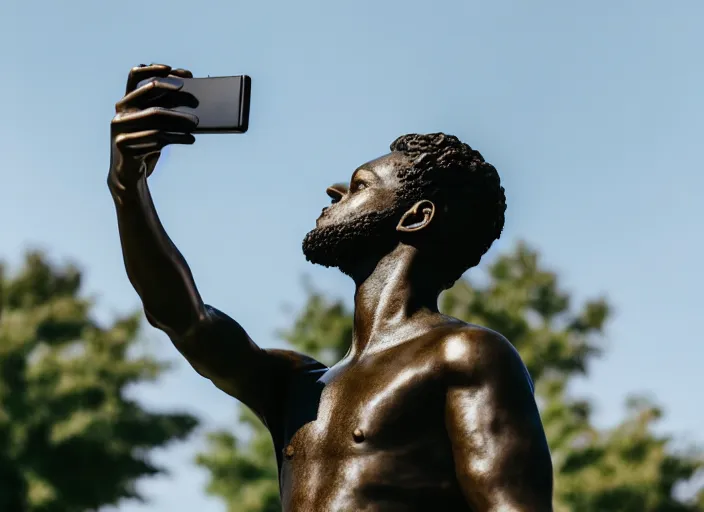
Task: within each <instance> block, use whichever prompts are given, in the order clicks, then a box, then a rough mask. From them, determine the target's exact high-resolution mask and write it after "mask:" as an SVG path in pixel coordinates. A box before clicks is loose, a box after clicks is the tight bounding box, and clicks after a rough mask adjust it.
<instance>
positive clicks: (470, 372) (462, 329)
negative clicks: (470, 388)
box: [439, 323, 533, 391]
mask: <svg viewBox="0 0 704 512" xmlns="http://www.w3.org/2000/svg"><path fill="white" fill-rule="evenodd" d="M439 345H440V347H439V354H440V360H441V364H442V367H443V370H444V373H445V374H446V375H447V376H448V377H449V378H450V379H451V380H454V381H456V382H458V383H467V384H469V383H474V384H479V383H482V384H486V383H491V382H494V383H498V382H499V381H503V382H509V381H513V382H514V383H516V384H518V383H525V382H527V383H528V385H529V387H530V389H531V391H532V390H533V383H532V381H531V379H530V375H529V374H528V371H527V369H526V366H525V364H524V363H523V360H522V359H521V356H520V355H519V354H518V351H517V350H516V349H515V347H514V346H513V345H512V344H511V343H510V342H509V341H508V340H507V339H506V338H505V337H504V336H503V335H501V334H500V333H498V332H496V331H493V330H491V329H487V328H485V327H480V326H478V325H472V324H466V323H458V324H457V325H455V326H453V327H452V328H449V329H447V331H446V332H444V333H443V334H442V336H441V339H440V340H439Z"/></svg>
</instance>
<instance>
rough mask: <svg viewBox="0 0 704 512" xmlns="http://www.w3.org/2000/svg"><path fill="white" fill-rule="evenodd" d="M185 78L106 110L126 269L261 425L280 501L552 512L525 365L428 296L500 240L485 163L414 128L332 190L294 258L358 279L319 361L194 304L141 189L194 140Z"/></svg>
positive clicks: (155, 310) (174, 334) (189, 280)
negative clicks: (264, 341)
mask: <svg viewBox="0 0 704 512" xmlns="http://www.w3.org/2000/svg"><path fill="white" fill-rule="evenodd" d="M167 76H171V79H170V80H169V81H168V82H161V83H160V82H158V81H157V82H155V83H154V85H149V86H144V87H141V88H139V89H135V87H136V84H137V83H139V82H140V81H141V80H144V79H145V78H150V77H167ZM188 76H191V75H190V73H189V72H188V71H185V70H175V69H171V68H170V67H168V66H163V65H150V66H140V67H137V68H134V69H133V70H132V71H131V72H130V75H129V78H128V82H127V91H126V96H125V97H124V98H123V99H122V100H120V101H119V102H118V103H117V105H116V112H117V114H116V116H115V118H114V119H113V121H112V125H111V128H112V130H111V133H112V137H111V142H112V152H111V166H110V172H109V178H108V184H109V187H110V191H111V193H112V197H113V199H114V202H115V208H116V210H117V221H118V226H119V232H120V239H121V242H122V250H123V255H124V261H125V266H126V269H127V275H128V277H129V279H130V281H131V282H132V284H133V286H134V288H135V290H136V291H137V293H138V294H139V296H140V297H141V299H142V302H143V305H144V310H145V312H146V316H147V319H148V320H149V322H150V323H151V324H152V325H154V326H155V327H157V328H159V329H161V330H162V331H164V332H165V333H167V334H168V335H169V337H170V338H171V340H172V341H173V343H174V345H175V346H176V348H177V349H178V350H179V351H180V352H181V353H182V354H183V355H184V357H186V359H187V360H188V361H189V362H190V363H191V365H192V366H193V367H194V368H195V369H196V371H198V372H199V373H200V374H201V375H203V376H204V377H206V378H208V379H210V380H211V381H212V382H213V383H214V384H215V385H216V386H217V387H218V388H220V389H221V390H223V391H225V392H226V393H229V394H230V395H231V396H233V397H235V398H236V399H238V400H239V401H241V402H242V403H243V404H245V405H246V406H247V407H249V408H251V409H252V410H253V411H254V412H255V413H256V414H257V415H258V416H259V418H261V420H262V421H263V422H264V424H265V425H266V426H267V428H268V429H269V431H270V432H271V434H272V438H273V441H274V445H275V448H276V450H275V452H276V456H277V461H278V465H279V477H280V490H281V498H282V504H283V509H284V510H286V511H299V512H316V511H331V512H335V511H386V510H388V511H474V512H487V511H493V512H499V511H506V512H509V511H511V512H518V511H522V512H528V511H531V512H533V511H535V512H537V511H541V512H544V511H551V510H552V504H551V502H552V465H551V461H550V453H549V450H548V446H547V442H546V439H545V434H544V432H543V427H542V424H541V420H540V416H539V413H538V409H537V406H536V403H535V399H534V396H533V384H532V382H531V379H530V376H529V375H528V372H527V371H526V368H525V366H524V365H523V362H522V361H521V359H520V357H519V355H518V354H517V352H516V351H515V350H514V348H513V346H512V345H511V344H510V343H509V342H508V341H507V340H506V339H505V338H504V337H503V336H501V335H500V334H498V333H496V332H493V331H490V330H488V329H484V328H482V327H479V326H475V325H469V324H466V323H463V322H460V321H459V320H456V319H454V318H450V317H447V316H444V315H442V314H441V313H440V312H439V311H438V306H437V303H438V296H439V294H440V293H441V292H442V290H444V289H446V288H447V287H449V286H451V285H452V283H454V281H455V280H457V279H458V278H459V277H460V276H461V274H462V273H463V272H464V271H465V270H467V269H468V268H471V267H473V266H475V265H476V264H477V263H478V262H479V260H480V258H481V257H482V255H483V254H484V253H485V252H486V250H488V248H489V247H490V246H491V243H492V242H493V241H494V240H495V239H496V238H498V237H499V235H500V233H501V230H502V228H503V222H504V211H505V208H506V204H505V197H504V191H503V188H501V186H500V182H499V177H498V174H497V173H496V170H495V169H494V168H493V167H492V166H491V165H489V164H488V163H486V162H484V160H483V158H482V157H481V155H480V154H479V153H478V152H476V151H474V150H472V149H471V148H470V147H469V146H467V145H466V144H462V143H461V142H460V141H459V140H457V139H456V138H455V137H451V136H447V135H443V134H431V135H425V136H423V135H409V136H404V137H400V138H399V139H398V140H397V141H395V142H394V143H393V144H392V146H391V150H392V151H391V153H389V154H387V155H385V156H382V157H380V158H378V159H376V160H373V161H371V162H369V163H367V164H364V165H362V166H361V167H359V168H358V169H357V170H355V172H354V173H353V175H352V179H351V181H350V183H349V185H346V184H338V185H333V186H331V187H330V188H328V190H327V194H328V195H329V196H330V197H331V198H332V202H333V204H332V205H331V206H329V207H328V208H326V209H325V210H324V211H323V214H322V215H321V216H320V218H319V219H318V221H317V224H316V227H315V229H313V230H312V231H311V232H310V233H309V234H308V235H307V236H306V238H305V241H304V243H303V250H304V253H305V255H306V257H307V258H308V259H309V260H310V261H312V262H314V263H318V264H322V265H326V266H334V267H337V268H339V269H340V270H342V271H343V272H344V273H346V274H347V275H349V276H350V277H351V278H352V279H353V280H354V282H355V284H356V292H355V314H354V334H353V339H351V340H350V349H349V352H348V353H347V355H346V356H345V357H344V358H343V359H342V360H341V361H340V362H339V363H337V364H335V365H334V366H333V367H331V368H327V367H326V366H325V365H323V364H321V363H320V362H318V361H316V360H314V359H312V358H310V357H307V356H305V355H303V354H299V353H296V352H293V351H289V350H278V349H261V348H260V347H258V346H257V345H256V344H255V343H254V342H253V341H252V340H251V339H250V338H249V336H248V335H247V333H246V332H245V330H244V329H243V328H242V327H241V326H240V325H239V324H238V323H237V322H235V321H234V320H232V319H231V318H230V317H228V316H227V315H226V314H224V313H222V312H221V311H219V310H217V309H215V308H213V307H211V306H208V305H206V304H205V303H204V302H203V300H202V299H201V297H200V295H199V293H198V290H197V289H196V286H195V283H194V280H193V277H192V275H191V272H190V269H189V267H188V265H187V264H186V262H185V261H184V259H183V257H182V256H181V254H180V253H179V251H178V250H177V249H176V247H175V246H174V244H173V243H172V242H171V240H170V239H169V237H168V236H167V234H166V232H165V231H164V228H163V227H162V225H161V222H160V221H159V218H158V216H157V213H156V210H155V208H154V204H153V202H152V199H151V196H150V193H149V187H148V186H147V177H148V176H149V175H150V174H151V172H152V171H153V170H154V166H155V165H156V162H157V160H158V157H159V151H160V150H161V149H162V148H163V147H164V146H166V145H168V144H192V143H193V142H194V138H193V136H192V134H191V132H192V131H193V129H194V127H195V126H196V125H197V122H198V120H197V119H195V118H194V117H193V116H191V115H188V114H183V113H178V112H174V111H172V110H169V107H173V106H174V105H178V104H180V103H182V102H185V101H188V99H187V98H183V97H181V96H179V85H178V78H179V77H188ZM252 250H256V248H252Z"/></svg>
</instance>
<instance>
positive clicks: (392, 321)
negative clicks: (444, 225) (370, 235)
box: [349, 244, 444, 357]
mask: <svg viewBox="0 0 704 512" xmlns="http://www.w3.org/2000/svg"><path fill="white" fill-rule="evenodd" d="M429 270H430V269H428V268H427V267H426V266H424V265H422V264H421V261H420V258H419V254H418V250H417V249H416V248H414V247H412V246H409V245H405V244H399V245H398V247H396V249H394V250H393V251H391V252H390V253H389V254H387V255H386V256H384V257H383V258H382V259H381V260H380V261H379V262H378V263H377V264H376V266H375V267H374V269H373V270H372V271H371V272H370V273H369V275H368V276H367V277H366V278H364V279H363V280H360V281H359V282H358V283H357V288H356V291H355V301H354V302H355V311H354V335H353V340H352V347H351V350H350V354H349V355H350V356H352V357H354V356H361V355H362V354H363V353H370V352H375V351H377V350H384V349H386V348H389V347H390V346H394V345H398V344H400V343H403V342H404V341H407V340H409V339H412V338H415V337H418V336H419V335H422V334H423V332H424V331H427V330H429V329H431V328H432V327H433V326H434V325H437V324H438V323H440V322H442V321H443V319H444V317H443V316H442V315H440V313H439V310H438V297H439V295H440V289H439V288H438V287H437V286H435V284H434V282H432V280H431V279H429V277H431V272H429Z"/></svg>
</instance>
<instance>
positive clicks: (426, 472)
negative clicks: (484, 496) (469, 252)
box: [272, 339, 469, 512]
mask: <svg viewBox="0 0 704 512" xmlns="http://www.w3.org/2000/svg"><path fill="white" fill-rule="evenodd" d="M437 352H438V350H437V342H436V341H433V340H429V339H425V340H423V339H419V340H416V341H412V342H408V343H404V344H403V345H400V346H397V347H394V348H391V349H388V350H385V351H383V352H380V353H378V354H375V355H370V356H365V357H364V358H362V359H360V360H357V361H345V360H343V361H342V362H341V363H339V364H337V365H335V366H334V367H333V368H331V369H329V370H328V369H325V368H319V369H316V370H310V371H306V372H303V373H301V374H299V375H298V376H296V378H295V379H294V382H292V383H291V386H290V388H289V400H288V401H287V411H288V412H287V414H286V419H285V425H284V427H283V429H281V431H280V432H272V434H273V437H274V441H275V445H276V446H277V450H278V451H279V453H278V454H277V457H278V460H279V468H280V484H281V498H282V504H283V510H284V511H290V512H292V511H301V512H302V511H305V512H319V511H321V512H322V511H324V512H346V511H350V512H358V511H382V510H383V511H415V510H418V511H421V510H422V511H427V510H438V511H440V510H442V511H447V512H451V511H468V510H469V508H468V506H467V505H466V501H465V499H464V498H463V496H462V494H461V492H460V489H459V486H458V484H457V482H456V478H455V472H454V463H453V457H452V453H451V449H450V445H449V439H448V435H447V432H446V430H445V423H444V406H445V392H446V385H445V383H444V382H443V377H442V376H443V372H442V369H441V368H440V367H439V365H440V364H441V363H439V360H440V358H439V357H438V353H437ZM321 391H322V393H321ZM318 397H319V399H318ZM318 403H319V406H318V408H317V418H316V413H315V407H316V405H318Z"/></svg>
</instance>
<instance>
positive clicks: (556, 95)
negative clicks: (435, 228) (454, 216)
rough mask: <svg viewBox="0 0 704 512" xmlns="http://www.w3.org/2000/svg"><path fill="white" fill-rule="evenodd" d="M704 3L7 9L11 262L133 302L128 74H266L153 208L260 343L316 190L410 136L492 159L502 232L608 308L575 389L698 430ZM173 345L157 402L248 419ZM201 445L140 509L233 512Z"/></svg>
mask: <svg viewBox="0 0 704 512" xmlns="http://www.w3.org/2000/svg"><path fill="white" fill-rule="evenodd" d="M703 22H704V3H703V2H701V1H700V0H689V1H687V0H679V1H677V2H665V1H662V0H661V1H652V0H620V1H618V2H615V1H613V0H592V1H590V2H564V1H559V0H554V1H544V0H537V1H532V2H526V1H522V0H515V1H506V0H494V1H491V2H482V1H476V0H455V1H441V0H436V1H434V2H429V1H426V2H420V1H417V0H406V1H399V0H393V1H383V2H382V1H378V2H373V1H370V0H356V1H354V2H331V1H323V0H320V1H318V2H313V1H310V0H300V1H297V2H288V1H283V0H281V1H278V2H277V1H273V2H271V1H270V2H265V1H259V2H255V1H252V0H250V1H247V2H243V1H236V0H230V1H224V0H212V1H203V2H200V3H197V2H186V1H183V0H171V1H166V0H150V1H148V2H146V1H141V2H137V1H116V2H96V1H88V0H72V1H64V2H50V1H43V2H41V1H37V0H33V1H31V0H23V1H20V0H4V1H3V2H2V5H1V6H0V48H2V49H1V50H0V64H1V66H2V68H1V72H0V97H1V98H2V99H3V105H2V109H1V110H0V111H1V112H2V114H1V118H2V120H1V122H0V155H1V157H2V160H0V219H2V225H1V226H0V257H2V258H7V259H10V261H13V262H16V261H17V260H18V259H19V257H20V255H21V253H22V251H23V250H24V249H25V248H26V247H28V246H35V247H36V246H39V247H45V248H47V249H49V250H50V252H51V254H52V255H53V257H55V258H56V259H57V261H63V260H65V259H75V260H77V261H79V262H80V263H82V264H83V265H84V267H85V270H86V292H88V293H94V294H97V296H98V299H99V311H100V314H101V315H102V316H103V317H104V318H110V316H111V315H112V314H114V313H115V312H124V311H128V310H130V309H132V308H135V307H137V306H138V301H137V296H136V294H135V293H134V292H133V290H132V289H131V287H130V285H129V283H128V281H127V279H126V277H125V273H124V270H123V267H122V260H121V255H120V247H119V241H118V236H117V230H116V223H115V217H114V212H113V206H112V202H111V199H110V196H109V194H108V190H107V187H106V185H105V178H106V173H107V170H108V154H109V144H108V142H109V141H108V128H109V121H110V118H111V117H112V115H113V113H114V111H113V105H114V103H115V102H116V101H117V100H118V99H119V98H120V96H121V95H122V93H123V91H124V81H125V77H126V74H127V72H128V70H129V68H130V67H131V66H133V65H136V64H140V63H149V62H163V63H166V64H170V65H173V66H179V67H186V68H190V69H191V70H192V71H193V72H194V73H195V74H196V76H205V75H212V76H216V75H229V74H241V73H246V74H249V75H250V76H252V79H253V92H252V110H251V125H250V131H249V133H247V134H246V135H209V136H200V137H199V139H198V141H197V143H196V145H195V146H193V147H176V148H172V149H171V150H170V151H168V152H167V154H165V155H164V158H163V161H162V163H161V164H160V166H159V168H158V169H157V172H156V173H155V175H154V176H153V178H152V180H151V182H152V190H153V194H154V196H155V201H156V204H157V208H158V210H159V212H160V214H161V217H162V219H163V221H164V224H165V225H166V228H167V230H168V231H169V233H170V234H171V236H172V238H173V239H174V241H175V242H176V243H177V245H178V246H179V247H180V248H181V250H182V252H183V253H184V255H185V256H186V258H187V259H188V261H189V263H190V265H191V267H192V269H193V272H194V274H195V276H196V279H197V282H198V284H199V287H200V290H201V292H202V295H203V296H204V298H205V299H206V301H207V302H209V303H211V304H213V305H215V306H216V307H218V308H220V309H223V310H224V311H226V312H228V313H229V314H231V315H232V316H234V317H235V318H237V319H238V320H239V321H240V322H241V323H242V324H243V325H244V326H245V327H246V328H247V329H248V330H249V332H250V334H251V335H252V337H253V338H254V339H255V340H256V341H258V342H259V343H260V344H261V345H263V346H271V345H272V344H274V343H275V339H274V335H273V332H274V330H275V329H276V328H277V327H280V326H283V325H285V323H286V322H287V321H288V320H289V319H290V318H291V317H290V314H289V313H287V312H286V311H285V308H284V306H286V305H292V306H294V307H296V306H300V305H301V303H302V301H303V299H304V295H303V289H302V287H301V276H302V275H303V274H304V273H308V274H309V275H310V276H311V277H312V278H313V281H314V283H317V284H318V286H320V287H322V288H323V289H325V290H329V291H331V292H333V293H335V294H337V295H340V296H347V297H348V296H349V295H350V294H351V292H352V287H351V284H350V283H349V282H347V281H346V280H345V279H344V278H342V277H340V276H339V275H338V274H337V273H336V272H335V271H332V270H325V269H318V268H313V267H310V266H309V265H308V264H307V263H306V262H305V259H304V257H303V255H302V253H301V250H300V241H301V239H302V237H303V235H304V234H305V233H306V232H307V231H308V229H310V228H311V227H312V226H313V221H314V219H315V218H316V217H317V215H318V214H319V212H320V209H321V207H322V206H324V205H325V204H326V202H327V198H326V196H325V193H324V191H325V187H326V186H327V185H328V184H331V183H332V182H336V181H340V180H344V179H347V178H348V177H349V175H350V174H351V172H352V171H353V170H354V168H355V167H356V166H357V165H359V164H361V163H364V162H365V161H367V160H370V159H372V158H373V157H376V156H378V155H381V154H383V153H386V152H387V149H388V145H389V143H390V142H391V141H392V140H393V139H394V138H395V137H396V136H398V135H400V134H403V133H407V132H432V131H445V132H448V133H452V134H455V135H457V136H459V137H460V138H461V139H463V140H465V141H467V142H468V143H470V144H471V145H472V146H474V147H476V148H477V149H479V150H480V151H481V152H482V153H483V154H484V156H485V157H486V159H487V160H488V161H490V162H492V163H493V164H494V165H495V166H496V167H497V168H498V170H499V172H500V174H501V176H502V179H503V181H504V183H505V187H506V190H507V196H508V205H509V206H508V211H507V225H506V232H505V233H506V234H505V236H504V237H503V238H502V239H501V241H500V243H498V244H496V246H495V247H494V248H493V249H492V250H491V252H490V256H491V255H495V254H497V252H498V251H500V250H501V249H508V248H510V247H511V246H512V244H513V243H514V242H515V241H516V240H517V239H525V240H527V241H528V242H530V243H532V244H534V245H535V246H536V247H537V248H539V249H540V250H541V251H542V253H543V254H544V257H545V262H546V263H547V264H548V265H550V266H551V267H553V268H554V269H555V270H557V271H558V272H559V273H560V276H561V278H562V279H563V281H564V283H565V285H566V286H567V287H568V289H569V290H570V291H572V292H574V294H575V295H576V297H577V298H580V299H583V298H585V297H590V296H595V295H599V294H602V293H604V294H607V296H608V297H609V298H610V300H611V301H612V302H613V304H614V305H615V308H616V309H615V317H614V320H613V321H612V323H611V324H610V326H609V336H608V338H609V339H608V343H609V345H608V351H607V354H606V356H605V357H604V358H603V359H602V360H601V361H599V362H598V363H597V364H595V365H594V367H593V368H592V371H591V376H590V379H589V380H588V381H587V382H584V383H581V384H580V385H579V386H578V387H577V388H576V390H577V391H579V392H582V393H586V394H588V395H589V396H591V397H593V398H594V399H595V400H596V401H597V404H598V408H597V419H598V421H599V423H600V424H602V425H609V424H613V423H614V422H616V421H618V419H619V418H620V417H621V414H622V403H623V399H624V397H625V396H626V394H627V393H629V392H631V391H646V392H649V393H652V394H653V395H654V396H655V397H657V399H658V400H659V401H660V402H661V403H662V404H664V405H665V407H666V414H667V416H666V420H665V421H664V423H663V426H662V428H663V429H665V430H667V431H670V432H673V433H676V434H678V435H680V436H683V437H684V438H687V439H698V440H700V441H704V435H703V434H702V432H703V431H704V410H703V409H702V407H701V400H700V399H699V398H696V399H695V401H694V402H692V401H691V399H689V398H687V394H688V393H687V392H688V391H692V390H695V392H696V390H701V389H703V388H704V373H702V372H701V371H700V370H701V368H702V360H703V359H704V348H703V347H704V344H702V339H701V338H702V336H701V327H700V326H699V323H700V321H701V316H700V315H701V313H702V311H704V298H703V293H704V271H702V266H701V264H702V261H703V260H704V239H703V236H702V228H701V225H702V221H704V206H703V204H704V203H703V202H702V200H701V194H702V190H703V189H704V176H703V171H704V166H703V165H702V148H703V147H704V146H703V145H702V140H701V138H702V134H704V99H702V94H703V92H702V91H704V67H702V63H701V55H702V48H703V47H704V31H702V29H701V27H702V23H703ZM147 336H148V338H149V340H150V346H151V347H152V348H153V350H154V351H155V352H156V353H157V354H159V356H161V357H163V358H168V359H173V360H174V361H176V367H175V370H174V371H173V372H172V373H171V374H170V376H169V377H168V378H167V379H166V380H165V381H164V382H163V383H162V384H161V385H160V386H158V387H156V388H144V389H137V390H136V391H135V392H136V393H137V394H138V395H139V396H140V397H141V399H142V400H144V401H145V402H147V403H149V404H153V405H154V406H158V407H179V408H184V409H188V410H192V411H195V412H197V413H198V414H201V415H202V416H203V417H204V418H205V420H206V422H207V426H213V425H219V426H228V425H232V424H233V423H234V419H235V412H236V409H235V402H234V401H233V400H231V399H229V398H227V397H225V396H223V394H221V393H220V392H218V391H217V390H216V389H215V388H214V387H213V386H212V385H211V384H209V383H208V382H207V381H205V380H204V379H202V378H200V377H199V376H198V375H196V374H195V372H194V371H192V370H191V369H190V368H189V367H187V366H186V365H185V364H183V363H181V362H180V361H179V360H178V359H177V358H176V354H175V350H174V349H173V348H172V347H171V346H170V344H169V342H168V340H167V339H166V338H165V337H164V336H162V335H160V334H158V333H156V332H155V331H153V330H149V331H148V332H147ZM201 443H202V437H201V436H200V435H197V436H194V438H193V440H192V441H191V442H189V443H187V444H186V445H182V446H179V447H176V448H174V449H169V450H167V451H166V452H164V453H161V454H159V460H160V461H163V462H164V463H165V464H168V465H169V466H172V467H173V472H172V475H171V477H169V478H159V479H154V480H151V481H149V482H145V483H144V485H143V486H142V488H143V489H144V491H145V493H146V494H147V496H148V497H149V498H150V499H151V500H152V501H151V504H149V505H138V504H131V503H126V504H124V506H122V507H121V510H123V511H125V512H144V511H146V510H150V511H155V512H166V511H180V510H184V511H185V510H199V512H218V511H222V510H224V508H223V507H222V506H221V505H220V504H219V503H218V502H217V501H214V500H212V499H210V498H206V497H205V496H204V494H203V492H202V486H203V483H204V481H205V475H204V473H202V472H201V471H200V470H198V469H195V468H194V467H193V466H192V464H191V459H192V457H193V454H194V453H195V451H196V450H197V448H198V447H199V446H200V445H201Z"/></svg>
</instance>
